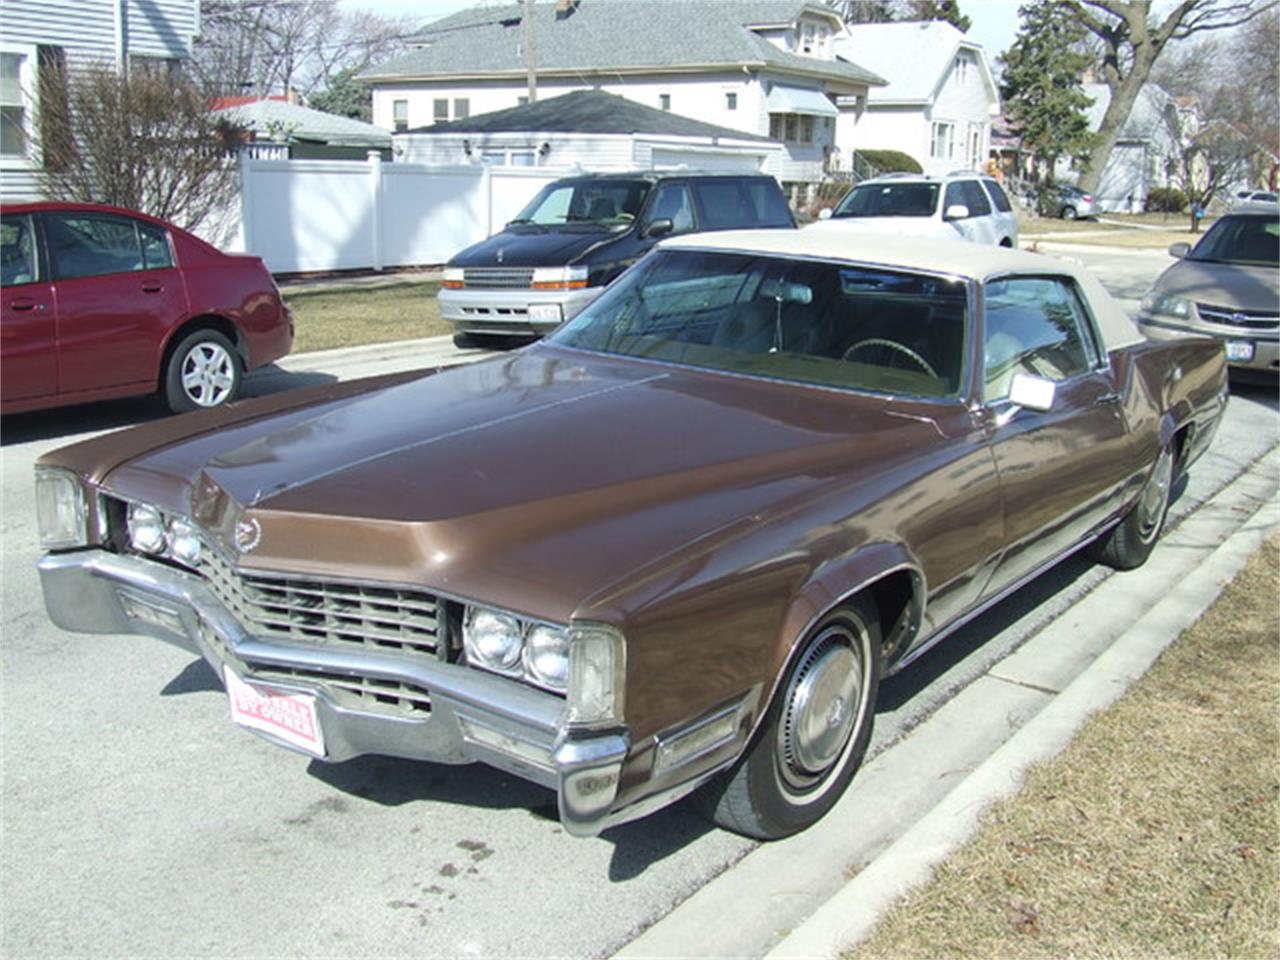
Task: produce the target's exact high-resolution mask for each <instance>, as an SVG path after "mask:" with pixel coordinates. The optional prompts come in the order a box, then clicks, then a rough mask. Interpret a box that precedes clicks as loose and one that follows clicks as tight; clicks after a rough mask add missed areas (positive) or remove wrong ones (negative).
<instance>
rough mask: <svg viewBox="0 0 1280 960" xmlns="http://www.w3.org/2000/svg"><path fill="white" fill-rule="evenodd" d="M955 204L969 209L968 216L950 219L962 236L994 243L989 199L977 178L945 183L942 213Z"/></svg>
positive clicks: (977, 241) (974, 241) (969, 239)
mask: <svg viewBox="0 0 1280 960" xmlns="http://www.w3.org/2000/svg"><path fill="white" fill-rule="evenodd" d="M957 204H959V205H962V206H965V207H967V208H968V209H969V214H968V216H966V217H962V218H960V219H958V220H953V221H951V222H952V223H953V224H954V225H955V226H956V227H957V228H958V229H959V230H960V232H961V233H962V234H963V235H964V238H965V239H966V240H968V241H970V242H972V243H990V244H994V243H995V242H996V239H997V238H996V235H995V229H994V226H993V224H992V222H991V201H990V200H988V199H987V195H986V194H985V193H983V191H982V187H980V186H979V185H978V181H977V180H953V181H952V182H951V183H949V184H947V192H946V195H945V198H944V204H943V208H942V210H943V213H944V214H945V213H946V211H947V210H950V209H951V208H952V207H953V206H955V205H957Z"/></svg>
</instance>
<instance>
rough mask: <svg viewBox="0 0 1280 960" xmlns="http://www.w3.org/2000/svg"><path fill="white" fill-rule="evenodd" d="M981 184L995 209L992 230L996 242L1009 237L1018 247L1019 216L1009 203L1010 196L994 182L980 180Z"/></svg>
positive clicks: (992, 212) (992, 217)
mask: <svg viewBox="0 0 1280 960" xmlns="http://www.w3.org/2000/svg"><path fill="white" fill-rule="evenodd" d="M979 183H980V184H981V185H982V187H983V189H985V190H986V192H987V194H988V196H990V198H991V206H992V208H993V209H992V211H991V222H992V230H993V231H994V233H995V242H996V243H999V242H1000V241H1001V240H1003V239H1004V238H1006V237H1008V238H1009V240H1010V242H1011V243H1012V244H1014V245H1015V246H1016V245H1017V241H1018V215H1017V214H1016V213H1014V212H1013V204H1011V203H1010V202H1009V196H1008V194H1006V193H1005V192H1004V188H1003V187H1001V186H1000V184H998V183H996V181H994V180H980V181H979Z"/></svg>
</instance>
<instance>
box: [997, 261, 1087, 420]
mask: <svg viewBox="0 0 1280 960" xmlns="http://www.w3.org/2000/svg"><path fill="white" fill-rule="evenodd" d="M985 324H986V326H985V335H984V339H983V356H984V361H983V362H984V366H985V372H984V376H983V381H984V389H983V398H984V399H985V400H988V401H991V400H1000V399H1002V398H1004V397H1007V396H1008V395H1009V386H1010V384H1011V383H1012V382H1013V376H1014V374H1015V373H1027V374H1031V375H1032V376H1036V377H1044V378H1045V379H1046V380H1054V381H1059V380H1068V379H1070V378H1072V377H1077V376H1080V375H1081V374H1083V373H1087V372H1088V371H1089V369H1090V367H1091V366H1092V365H1093V362H1094V361H1095V360H1096V356H1097V354H1096V347H1095V346H1094V342H1093V337H1092V335H1091V334H1090V332H1089V320H1088V317H1087V316H1086V315H1085V313H1084V308H1083V307H1082V306H1081V303H1080V298H1079V297H1078V296H1076V293H1075V290H1074V288H1073V286H1072V284H1071V282H1070V281H1069V280H1067V279H1065V278H1062V277H1013V278H1010V279H1007V280H994V281H992V282H990V283H988V284H987V288H986V316H985Z"/></svg>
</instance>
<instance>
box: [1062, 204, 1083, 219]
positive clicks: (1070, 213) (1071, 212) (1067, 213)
mask: <svg viewBox="0 0 1280 960" xmlns="http://www.w3.org/2000/svg"><path fill="white" fill-rule="evenodd" d="M1079 215H1080V214H1079V213H1078V212H1077V211H1076V208H1075V207H1063V208H1062V214H1061V216H1062V219H1063V220H1074V219H1076V217H1078V216H1079Z"/></svg>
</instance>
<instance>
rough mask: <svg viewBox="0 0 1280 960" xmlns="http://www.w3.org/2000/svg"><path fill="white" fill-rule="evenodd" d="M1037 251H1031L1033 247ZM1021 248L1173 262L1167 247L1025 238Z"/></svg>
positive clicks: (1020, 243) (1020, 244)
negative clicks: (1161, 258) (1158, 256)
mask: <svg viewBox="0 0 1280 960" xmlns="http://www.w3.org/2000/svg"><path fill="white" fill-rule="evenodd" d="M1033 244H1034V245H1035V248H1036V250H1034V251H1033V250H1031V247H1032V245H1033ZM1019 246H1020V247H1021V248H1022V249H1023V250H1026V251H1029V252H1032V253H1034V252H1036V251H1042V252H1047V253H1077V252H1079V251H1081V250H1087V251H1090V252H1092V253H1106V254H1114V255H1116V256H1130V257H1137V256H1150V255H1152V254H1163V255H1164V256H1165V257H1168V259H1169V262H1170V263H1172V262H1173V257H1170V256H1169V253H1168V249H1167V247H1113V246H1108V245H1105V244H1101V243H1071V242H1070V241H1069V240H1060V239H1058V240H1040V239H1038V238H1036V237H1023V238H1022V239H1021V240H1020V241H1019Z"/></svg>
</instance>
